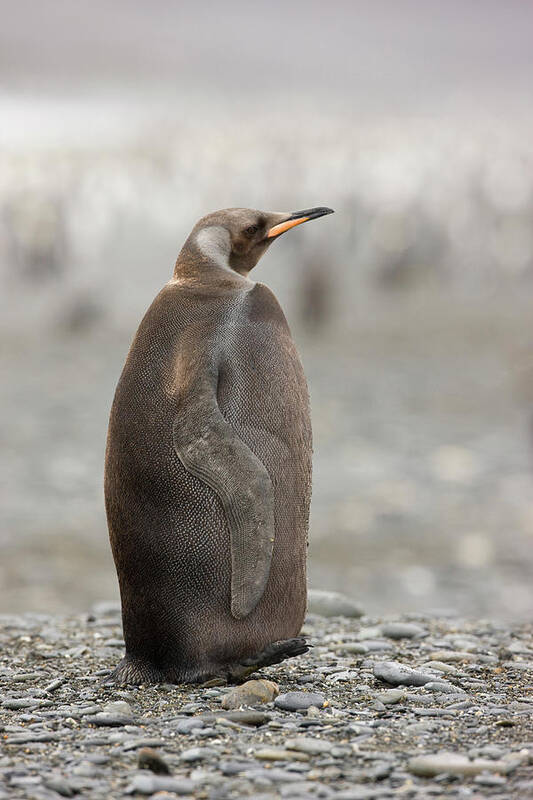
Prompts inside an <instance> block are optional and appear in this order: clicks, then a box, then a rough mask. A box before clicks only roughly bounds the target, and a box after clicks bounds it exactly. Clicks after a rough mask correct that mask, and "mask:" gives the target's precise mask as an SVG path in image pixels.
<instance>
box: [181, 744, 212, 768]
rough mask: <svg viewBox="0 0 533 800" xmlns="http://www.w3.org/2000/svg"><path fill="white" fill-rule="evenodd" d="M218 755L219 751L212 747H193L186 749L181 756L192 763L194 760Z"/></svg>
mask: <svg viewBox="0 0 533 800" xmlns="http://www.w3.org/2000/svg"><path fill="white" fill-rule="evenodd" d="M216 756H218V752H217V750H214V749H213V748H212V747H191V748H189V749H188V750H184V751H183V753H182V754H181V756H180V758H181V760H182V761H185V762H187V763H188V764H190V763H192V762H194V761H205V760H207V759H209V758H215V757H216Z"/></svg>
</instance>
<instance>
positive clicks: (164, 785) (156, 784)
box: [126, 774, 196, 795]
mask: <svg viewBox="0 0 533 800" xmlns="http://www.w3.org/2000/svg"><path fill="white" fill-rule="evenodd" d="M195 788H196V784H195V782H194V781H191V780H189V779H188V778H171V777H169V776H164V775H148V774H146V775H144V774H140V775H135V776H134V777H133V780H132V782H131V783H130V785H129V786H128V787H127V789H126V794H145V795H150V794H155V792H174V793H175V794H180V795H184V794H192V793H193V792H194V790H195Z"/></svg>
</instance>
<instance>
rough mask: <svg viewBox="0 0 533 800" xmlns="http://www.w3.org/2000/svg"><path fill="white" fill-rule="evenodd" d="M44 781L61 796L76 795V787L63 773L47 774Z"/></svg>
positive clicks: (48, 787) (47, 786)
mask: <svg viewBox="0 0 533 800" xmlns="http://www.w3.org/2000/svg"><path fill="white" fill-rule="evenodd" d="M43 783H44V785H45V786H46V788H47V789H52V791H54V792H57V794H60V795H61V797H74V794H75V792H74V789H73V788H72V786H71V785H70V784H69V782H68V781H67V780H66V778H63V776H62V775H45V776H44V777H43Z"/></svg>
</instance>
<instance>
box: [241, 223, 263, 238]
mask: <svg viewBox="0 0 533 800" xmlns="http://www.w3.org/2000/svg"><path fill="white" fill-rule="evenodd" d="M258 230H259V225H250V227H249V228H245V230H244V232H245V234H246V235H247V236H255V234H256V233H257V231H258Z"/></svg>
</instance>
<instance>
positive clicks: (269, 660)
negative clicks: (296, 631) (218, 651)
mask: <svg viewBox="0 0 533 800" xmlns="http://www.w3.org/2000/svg"><path fill="white" fill-rule="evenodd" d="M310 647H311V645H309V644H307V641H306V640H305V638H304V637H303V636H296V637H295V638H294V639H283V640H281V641H279V642H272V643H271V644H268V645H267V646H266V647H265V649H264V650H261V652H260V653H256V654H255V655H253V656H250V657H249V658H246V659H243V661H241V662H240V663H238V664H231V665H230V667H229V668H228V681H231V680H233V681H243V680H245V679H246V678H248V676H249V675H251V674H252V673H253V672H257V670H258V669H261V668H262V667H270V666H272V665H273V664H279V663H280V662H281V661H285V659H286V658H293V656H301V655H302V654H303V653H307V651H308V650H309V648H310Z"/></svg>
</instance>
